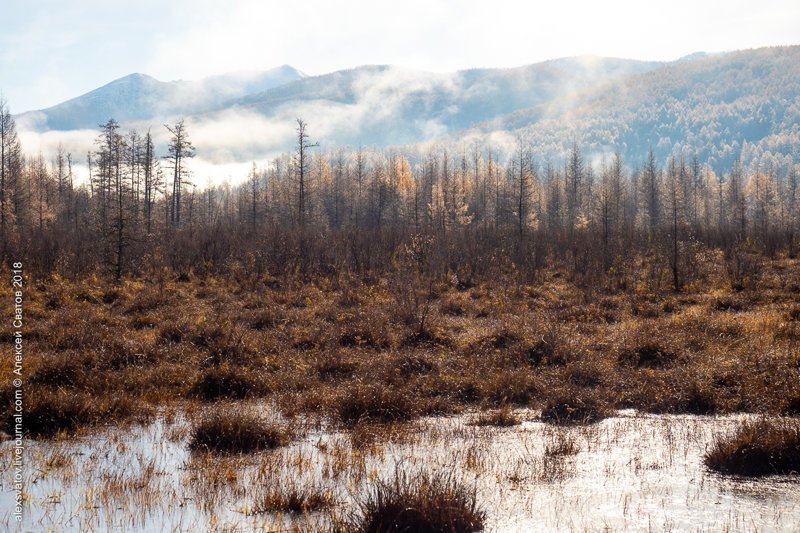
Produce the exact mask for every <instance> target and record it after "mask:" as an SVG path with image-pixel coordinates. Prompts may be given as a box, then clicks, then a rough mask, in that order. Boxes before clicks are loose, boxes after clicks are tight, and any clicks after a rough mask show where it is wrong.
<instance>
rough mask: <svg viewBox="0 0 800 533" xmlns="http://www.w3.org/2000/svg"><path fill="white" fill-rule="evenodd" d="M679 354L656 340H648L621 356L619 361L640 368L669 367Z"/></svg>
mask: <svg viewBox="0 0 800 533" xmlns="http://www.w3.org/2000/svg"><path fill="white" fill-rule="evenodd" d="M677 359H678V358H677V356H676V355H675V354H674V353H673V352H671V351H669V350H667V349H665V348H663V347H661V346H659V345H658V344H657V343H655V342H646V343H645V344H642V345H641V346H638V347H636V348H634V349H632V350H626V351H624V352H622V353H621V354H620V356H619V363H620V364H622V365H626V366H635V367H638V368H667V367H670V366H672V365H674V364H675V363H676V362H677Z"/></svg>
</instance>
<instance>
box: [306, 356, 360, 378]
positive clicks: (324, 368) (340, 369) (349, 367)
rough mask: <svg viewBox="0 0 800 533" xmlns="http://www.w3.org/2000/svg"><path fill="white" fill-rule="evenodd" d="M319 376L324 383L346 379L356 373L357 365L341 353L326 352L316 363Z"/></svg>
mask: <svg viewBox="0 0 800 533" xmlns="http://www.w3.org/2000/svg"><path fill="white" fill-rule="evenodd" d="M315 367H316V370H317V376H319V379H321V380H323V381H335V380H337V379H346V378H349V377H350V376H352V375H353V373H354V372H355V371H356V365H355V364H353V363H352V362H350V361H347V360H345V358H344V357H343V356H342V355H341V354H339V353H330V352H326V353H325V354H324V355H323V356H322V357H320V358H319V359H318V360H317V362H316V365H315Z"/></svg>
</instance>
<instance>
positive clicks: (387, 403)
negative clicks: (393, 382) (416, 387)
mask: <svg viewBox="0 0 800 533" xmlns="http://www.w3.org/2000/svg"><path fill="white" fill-rule="evenodd" d="M415 411H416V410H415V409H414V406H413V404H412V400H411V398H410V397H409V395H408V394H406V393H405V392H403V391H399V390H396V389H393V388H387V387H382V386H378V385H362V384H357V385H355V386H352V387H349V388H347V389H345V391H344V394H342V395H341V396H340V397H339V398H338V400H337V405H336V413H337V415H338V417H339V420H341V421H342V422H343V423H345V424H347V425H355V424H358V423H361V422H381V423H387V422H402V421H406V420H410V419H411V418H413V416H414V414H415Z"/></svg>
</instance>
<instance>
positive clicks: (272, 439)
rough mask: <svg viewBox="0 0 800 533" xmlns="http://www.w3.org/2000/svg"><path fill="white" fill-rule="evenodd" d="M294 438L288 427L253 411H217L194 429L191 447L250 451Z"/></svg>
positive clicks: (200, 449)
mask: <svg viewBox="0 0 800 533" xmlns="http://www.w3.org/2000/svg"><path fill="white" fill-rule="evenodd" d="M290 440H291V435H290V432H289V430H288V429H286V428H283V427H281V426H279V425H277V424H274V423H270V422H267V421H265V420H263V419H261V418H259V417H258V416H256V415H254V414H250V413H242V412H236V411H234V410H233V409H231V410H228V411H222V410H220V411H215V412H213V413H211V414H209V415H206V416H205V417H204V418H203V419H201V420H200V422H198V423H197V424H196V425H195V426H194V428H193V429H192V436H191V439H190V441H189V448H190V449H192V450H194V451H211V452H218V453H249V452H255V451H259V450H269V449H273V448H278V447H279V446H284V445H286V444H288V443H289V441H290Z"/></svg>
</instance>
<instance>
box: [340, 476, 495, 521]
mask: <svg viewBox="0 0 800 533" xmlns="http://www.w3.org/2000/svg"><path fill="white" fill-rule="evenodd" d="M484 520H485V514H484V512H483V511H481V510H479V509H478V506H477V503H476V496H475V491H474V490H469V489H468V488H466V487H464V486H463V485H462V484H460V483H458V482H456V481H455V480H454V479H452V478H451V477H448V476H445V475H441V474H440V475H431V474H421V475H416V474H415V475H413V476H412V475H409V474H407V473H405V472H398V473H396V474H395V477H394V479H393V480H390V481H379V482H377V483H375V485H373V487H372V488H371V489H370V490H369V491H368V493H367V495H366V496H365V497H364V500H363V501H361V502H360V504H359V507H358V511H357V512H356V514H355V516H353V517H352V518H351V522H350V523H349V524H347V527H346V528H345V529H346V530H347V531H359V532H364V533H378V532H390V531H396V532H401V531H404V532H405V531H408V532H410V531H414V532H417V533H462V532H472V531H482V530H483V526H484Z"/></svg>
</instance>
